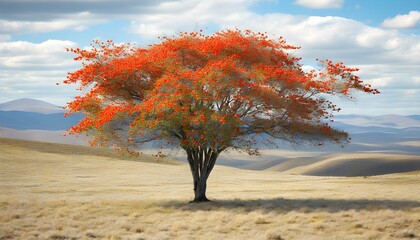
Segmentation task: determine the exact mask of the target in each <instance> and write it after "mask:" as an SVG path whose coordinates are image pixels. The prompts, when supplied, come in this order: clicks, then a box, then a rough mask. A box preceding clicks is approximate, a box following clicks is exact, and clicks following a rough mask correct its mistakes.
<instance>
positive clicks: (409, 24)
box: [382, 11, 420, 28]
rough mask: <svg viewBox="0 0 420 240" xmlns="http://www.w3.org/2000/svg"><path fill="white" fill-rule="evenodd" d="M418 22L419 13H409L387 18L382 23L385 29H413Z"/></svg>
mask: <svg viewBox="0 0 420 240" xmlns="http://www.w3.org/2000/svg"><path fill="white" fill-rule="evenodd" d="M419 22H420V12H419V11H410V12H409V13H408V14H404V15H397V16H395V17H393V18H387V19H385V20H384V21H383V22H382V26H383V27H385V28H415V27H417V26H418V24H419Z"/></svg>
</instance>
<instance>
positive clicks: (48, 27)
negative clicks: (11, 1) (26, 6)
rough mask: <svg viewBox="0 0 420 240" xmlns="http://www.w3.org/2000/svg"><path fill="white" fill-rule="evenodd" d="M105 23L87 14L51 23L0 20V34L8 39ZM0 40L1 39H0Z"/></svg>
mask: <svg viewBox="0 0 420 240" xmlns="http://www.w3.org/2000/svg"><path fill="white" fill-rule="evenodd" d="M102 22H105V20H103V19H99V18H97V17H94V16H93V15H92V14H90V13H88V12H81V13H77V14H74V15H72V17H70V18H62V19H54V20H53V21H14V20H4V19H3V20H2V19H0V34H1V35H3V36H5V37H3V38H6V39H7V38H9V37H10V35H12V34H22V33H25V34H27V33H46V32H53V31H59V30H65V29H73V30H76V31H82V30H85V29H86V28H87V27H88V26H91V25H95V24H98V23H102ZM1 35H0V36H1ZM0 40H2V39H1V37H0Z"/></svg>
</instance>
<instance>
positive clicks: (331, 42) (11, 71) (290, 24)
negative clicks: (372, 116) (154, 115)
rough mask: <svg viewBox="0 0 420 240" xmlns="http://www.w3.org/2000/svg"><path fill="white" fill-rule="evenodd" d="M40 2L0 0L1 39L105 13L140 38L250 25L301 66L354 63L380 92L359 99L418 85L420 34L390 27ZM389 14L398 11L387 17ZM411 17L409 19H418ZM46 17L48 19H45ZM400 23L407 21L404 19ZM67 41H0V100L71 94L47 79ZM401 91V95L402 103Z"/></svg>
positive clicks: (237, 11) (166, 7) (246, 10)
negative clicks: (282, 45) (288, 50)
mask: <svg viewBox="0 0 420 240" xmlns="http://www.w3.org/2000/svg"><path fill="white" fill-rule="evenodd" d="M5 2H8V3H9V4H11V5H10V6H14V8H15V9H9V10H10V11H6V10H4V9H5V8H3V7H2V4H4V3H5ZM40 2H47V1H35V0H13V1H12V0H6V1H1V2H0V40H3V41H7V40H8V35H10V34H16V33H22V32H25V31H29V32H40V31H41V32H42V31H44V32H45V31H55V30H57V29H83V28H84V27H89V26H91V25H92V24H95V23H98V22H101V21H105V20H110V19H112V18H124V19H129V20H131V25H130V29H129V30H130V31H131V32H132V33H136V34H138V35H139V36H140V37H141V38H142V39H148V40H147V41H151V39H156V37H157V36H162V35H172V34H176V33H177V32H180V31H193V30H198V29H203V30H205V31H206V29H207V32H209V33H212V32H213V31H215V30H219V29H226V28H239V29H252V30H254V31H261V32H268V33H269V34H270V36H273V35H271V34H274V35H275V36H277V37H278V36H284V37H285V39H286V40H287V41H288V42H289V43H290V44H293V45H298V46H301V47H302V49H300V50H296V52H295V54H296V55H297V56H302V57H303V60H304V62H303V64H304V65H305V69H306V70H308V69H312V68H318V66H317V65H316V62H315V59H316V58H321V59H325V58H328V59H331V60H334V61H343V62H345V63H346V64H348V65H351V66H355V67H358V68H360V69H361V71H360V72H359V73H360V76H361V77H362V79H364V80H366V81H367V82H369V83H372V84H374V85H375V86H377V87H380V88H381V89H380V90H381V91H382V92H383V94H380V95H379V96H374V97H375V98H369V97H361V102H362V101H365V100H366V101H367V102H370V101H376V104H382V105H381V106H385V105H386V101H389V99H390V97H394V96H397V95H398V94H403V93H404V91H406V90H410V89H413V90H416V92H420V81H419V79H418V76H420V71H419V70H418V66H420V59H419V57H418V56H420V36H418V35H407V34H404V33H403V32H399V31H398V30H394V29H386V28H379V27H372V26H368V25H366V24H364V23H362V22H358V21H355V20H351V19H347V18H342V17H334V16H326V17H320V16H298V15H291V14H284V13H270V14H258V13H254V12H252V11H251V6H252V4H254V3H255V2H256V0H232V1H225V0H214V1H199V0H183V1H169V0H168V1H163V0H162V1H134V0H124V1H121V2H115V1H111V0H101V1H99V0H90V1H84V2H86V4H85V3H83V4H81V2H77V1H70V0H63V1H54V2H51V4H53V5H54V4H55V6H56V8H55V9H56V11H50V10H51V9H45V11H44V10H43V9H42V7H36V6H35V5H36V4H38V3H40ZM298 2H300V3H301V5H303V4H304V3H305V2H306V5H305V6H306V7H310V5H309V4H308V2H309V1H302V0H300V1H296V3H297V4H298ZM310 2H312V4H313V6H312V7H316V6H315V5H314V4H315V2H316V4H318V5H317V7H332V6H335V7H339V6H342V4H343V1H331V0H330V1H310ZM22 3H29V7H25V8H24V9H23V10H22V9H20V10H16V9H18V8H19V7H21V5H19V4H22ZM101 4H104V5H101ZM100 5H101V6H106V7H101V6H100ZM3 6H4V5H3ZM96 6H97V8H96ZM31 7H33V8H34V11H33V14H29V13H30V12H31V11H30V8H31ZM45 7H48V6H45ZM417 13H418V12H415V11H414V14H413V13H412V12H410V13H409V14H407V15H403V16H411V17H410V19H413V17H412V16H413V15H415V14H417ZM75 16H77V17H75ZM105 16H106V17H105ZM397 18H398V16H397V17H395V18H394V19H397ZM95 21H96V22H95ZM390 21H391V20H390ZM398 21H399V22H403V21H402V20H398ZM416 21H417V22H416V24H417V23H418V20H416ZM53 22H54V24H55V25H54V24H51V25H48V23H53ZM407 25H410V24H406V25H405V26H407ZM411 25H412V24H411ZM394 26H395V25H394ZM400 26H401V25H400ZM273 37H274V36H273ZM68 46H75V43H74V42H69V41H54V40H50V41H45V42H42V43H38V44H35V43H29V42H3V43H1V42H0V89H1V92H2V96H0V101H1V100H2V99H1V98H4V96H6V95H5V94H3V93H6V94H9V96H13V95H14V97H13V98H17V97H19V96H20V95H19V94H22V96H23V94H27V95H25V96H26V97H35V95H36V94H38V95H39V96H41V95H42V96H44V97H43V98H44V99H45V96H48V94H49V95H50V98H51V99H60V96H71V95H74V92H72V91H70V90H69V88H64V87H62V86H58V87H57V86H55V83H56V82H60V81H61V80H62V79H64V78H65V75H66V73H67V72H68V71H71V70H72V69H75V68H76V65H75V64H74V63H73V61H72V56H69V55H68V53H66V52H65V51H63V50H64V47H68ZM17 84H19V86H17ZM18 91H24V92H25V93H18ZM28 94H29V95H28ZM31 94H32V95H31ZM412 95H413V96H414V94H412ZM38 98H40V97H38ZM365 98H366V99H365ZM409 99H410V97H408V96H407V100H406V103H407V104H408V105H407V107H409V103H410V100H409ZM411 99H412V97H411ZM411 102H413V101H411ZM372 104H373V102H372ZM383 104H385V105H383ZM355 109H357V108H355ZM407 109H408V108H407ZM352 110H354V109H352ZM384 110H386V108H384ZM401 111H403V110H401ZM407 111H408V110H407ZM419 111H420V110H419Z"/></svg>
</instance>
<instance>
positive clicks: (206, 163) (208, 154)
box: [185, 147, 220, 202]
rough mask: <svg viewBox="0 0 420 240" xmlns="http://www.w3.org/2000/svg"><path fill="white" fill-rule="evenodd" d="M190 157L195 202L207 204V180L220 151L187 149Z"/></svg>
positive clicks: (196, 148) (200, 148)
mask: <svg viewBox="0 0 420 240" xmlns="http://www.w3.org/2000/svg"><path fill="white" fill-rule="evenodd" d="M185 151H186V152H187V156H188V164H189V165H190V169H191V173H192V176H193V184H194V200H193V202H207V201H209V200H208V199H207V197H206V190H207V179H208V177H209V175H210V172H211V171H212V170H213V167H214V165H215V163H216V160H217V157H218V156H219V153H220V152H219V151H215V150H214V149H211V148H205V147H194V148H187V149H185Z"/></svg>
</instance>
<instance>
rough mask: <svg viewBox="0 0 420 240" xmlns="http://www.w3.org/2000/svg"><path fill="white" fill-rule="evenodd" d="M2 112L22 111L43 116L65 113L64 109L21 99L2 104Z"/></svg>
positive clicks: (42, 102) (0, 106) (0, 109)
mask: <svg viewBox="0 0 420 240" xmlns="http://www.w3.org/2000/svg"><path fill="white" fill-rule="evenodd" d="M0 111H20V112H31V113H42V114H52V113H64V112H65V110H64V109H63V108H62V107H59V106H57V105H54V104H51V103H47V102H44V101H41V100H36V99H30V98H21V99H16V100H13V101H10V102H5V103H0Z"/></svg>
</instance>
